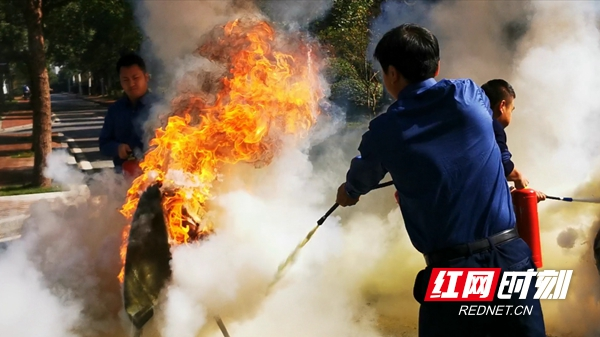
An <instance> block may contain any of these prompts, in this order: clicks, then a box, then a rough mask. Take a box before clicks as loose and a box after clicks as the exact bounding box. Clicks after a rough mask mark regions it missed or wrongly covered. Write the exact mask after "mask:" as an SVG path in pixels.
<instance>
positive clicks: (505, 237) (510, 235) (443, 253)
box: [425, 228, 519, 266]
mask: <svg viewBox="0 0 600 337" xmlns="http://www.w3.org/2000/svg"><path fill="white" fill-rule="evenodd" d="M518 237H519V234H518V233H517V230H516V228H512V229H507V230H505V231H502V232H500V233H497V234H494V235H492V236H490V237H488V238H485V239H480V240H477V241H473V242H469V243H464V244H461V245H457V246H454V247H450V248H444V249H442V250H438V251H435V252H433V253H430V254H425V262H426V263H427V265H428V266H431V265H434V266H436V265H444V264H446V263H447V262H448V261H450V260H454V259H458V258H461V257H466V256H468V255H469V254H475V253H479V252H482V251H485V250H488V249H490V248H491V246H490V243H491V244H492V245H494V246H497V245H499V244H501V243H505V242H507V241H510V240H513V239H516V238H518Z"/></svg>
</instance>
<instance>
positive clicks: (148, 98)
mask: <svg viewBox="0 0 600 337" xmlns="http://www.w3.org/2000/svg"><path fill="white" fill-rule="evenodd" d="M117 73H118V74H119V80H120V82H121V87H122V88H123V91H124V92H125V95H124V96H123V97H122V98H120V99H119V100H117V101H116V102H115V103H114V104H113V105H111V106H110V107H109V108H108V112H107V113H106V117H105V118H104V125H103V126H102V131H101V132H100V137H99V143H100V152H101V153H102V154H104V155H106V156H110V157H112V158H113V163H114V165H115V171H116V172H118V173H120V172H121V171H122V165H123V163H124V162H125V161H126V160H128V159H129V158H130V157H133V156H135V157H137V159H141V158H139V157H140V156H141V155H142V154H143V153H144V152H145V151H146V150H147V146H146V145H145V144H144V141H143V137H144V129H143V125H144V123H145V122H146V120H147V119H148V115H149V111H150V108H151V107H152V104H153V103H155V102H156V101H157V98H156V97H155V96H154V95H152V94H151V93H150V92H149V91H148V81H149V79H150V76H149V74H148V73H147V72H146V64H145V63H144V60H143V59H142V58H141V57H140V56H138V55H136V54H127V55H124V56H122V57H121V58H120V59H119V61H118V62H117Z"/></svg>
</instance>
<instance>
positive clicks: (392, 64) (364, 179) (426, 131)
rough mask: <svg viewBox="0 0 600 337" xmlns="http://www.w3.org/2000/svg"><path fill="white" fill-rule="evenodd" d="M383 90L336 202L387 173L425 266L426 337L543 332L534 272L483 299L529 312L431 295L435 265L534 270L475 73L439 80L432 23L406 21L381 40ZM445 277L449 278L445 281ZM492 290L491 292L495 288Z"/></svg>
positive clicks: (420, 295)
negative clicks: (522, 286)
mask: <svg viewBox="0 0 600 337" xmlns="http://www.w3.org/2000/svg"><path fill="white" fill-rule="evenodd" d="M374 56H375V58H376V59H377V60H378V61H379V63H380V64H381V67H382V69H383V82H384V85H385V88H386V90H387V91H388V92H389V93H390V94H391V95H392V96H393V97H394V98H395V99H396V102H394V103H393V104H392V105H391V106H390V107H389V108H388V110H387V112H386V113H384V114H381V115H380V116H378V117H376V118H375V119H373V120H372V121H371V123H370V125H369V130H368V131H367V132H366V133H365V134H364V135H363V137H362V141H361V143H360V146H359V148H358V149H359V152H360V155H359V156H357V157H355V158H354V159H353V160H352V162H351V165H350V169H349V170H348V173H347V176H346V182H345V183H343V184H342V185H340V187H339V189H338V194H337V203H338V204H339V205H341V206H351V205H354V204H356V203H357V202H358V201H359V197H360V196H361V195H364V194H367V193H368V192H369V191H371V190H372V189H373V188H374V187H375V186H376V185H377V184H378V183H379V182H380V181H381V180H382V179H383V177H384V176H385V175H386V174H387V173H389V174H390V175H391V177H392V180H393V181H394V186H395V187H396V190H397V192H398V196H399V201H400V203H399V204H400V208H401V211H402V216H403V218H404V223H405V226H406V230H407V232H408V235H409V237H410V240H411V242H412V244H413V245H414V247H415V248H416V249H417V250H418V251H419V252H421V253H423V254H424V257H425V261H426V263H427V267H426V268H425V269H424V270H422V271H420V272H419V274H418V275H417V278H416V280H415V288H414V295H415V299H417V301H419V303H420V304H421V307H420V311H419V335H420V336H539V337H545V327H544V319H543V314H542V309H541V305H540V301H539V299H537V300H536V299H534V298H533V296H534V294H535V292H536V288H535V280H536V278H535V277H533V279H532V280H531V283H530V284H529V287H528V288H527V289H528V293H527V296H526V298H524V299H520V298H519V294H518V293H516V294H512V296H511V298H510V299H499V298H498V296H495V297H494V301H493V302H491V303H490V302H487V303H486V304H492V305H497V304H504V305H511V306H513V307H516V306H519V305H522V306H525V305H526V306H528V308H531V309H532V311H531V314H530V315H503V316H495V315H484V316H469V315H464V314H463V315H461V314H460V310H461V306H463V305H470V304H473V303H472V302H466V303H465V302H437V301H425V300H424V298H425V293H426V290H427V286H428V284H429V280H430V278H431V274H432V269H433V268H436V267H439V268H501V270H502V272H504V271H507V270H510V271H527V270H528V269H533V270H536V267H535V265H534V263H533V262H532V254H531V250H530V249H529V247H528V246H527V244H526V243H525V241H523V240H522V239H521V238H519V236H518V233H517V232H516V230H515V224H516V219H515V214H514V210H513V206H512V202H511V196H510V190H509V186H508V184H507V183H506V178H505V175H504V168H503V166H502V158H501V154H500V151H499V149H498V145H497V144H496V140H495V138H494V132H493V129H492V111H491V109H490V106H489V100H488V98H487V96H486V95H485V93H484V92H483V90H482V89H481V88H480V87H479V86H477V85H476V84H475V83H474V82H473V81H471V80H468V79H462V80H442V81H440V82H436V80H435V79H434V77H435V76H437V74H438V72H439V60H440V59H439V45H438V41H437V38H436V37H435V36H434V35H433V34H432V33H431V32H429V31H428V30H427V29H425V28H422V27H420V26H417V25H413V24H404V25H401V26H399V27H397V28H394V29H392V30H391V31H389V32H388V33H386V34H385V35H384V36H383V38H382V39H381V41H379V43H378V44H377V47H376V48H375V54H374ZM446 282H448V281H447V280H446ZM494 290H495V289H492V290H491V291H492V292H494Z"/></svg>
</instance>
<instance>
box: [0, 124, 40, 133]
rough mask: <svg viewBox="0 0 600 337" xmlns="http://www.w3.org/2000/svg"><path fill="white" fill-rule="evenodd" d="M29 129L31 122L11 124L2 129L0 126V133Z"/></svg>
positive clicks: (31, 125)
mask: <svg viewBox="0 0 600 337" xmlns="http://www.w3.org/2000/svg"><path fill="white" fill-rule="evenodd" d="M29 129H33V124H25V125H19V126H12V127H10V128H6V129H2V127H1V126H0V133H9V132H17V131H23V130H29Z"/></svg>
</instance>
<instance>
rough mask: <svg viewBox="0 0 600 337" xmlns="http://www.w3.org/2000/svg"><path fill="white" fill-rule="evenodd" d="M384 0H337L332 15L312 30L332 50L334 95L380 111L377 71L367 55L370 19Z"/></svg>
mask: <svg viewBox="0 0 600 337" xmlns="http://www.w3.org/2000/svg"><path fill="white" fill-rule="evenodd" d="M382 2H383V1H382V0H334V3H333V7H332V9H331V11H330V13H329V15H328V16H327V17H326V18H325V19H323V20H322V21H320V22H317V23H316V24H315V26H314V27H313V30H314V31H316V32H317V35H318V36H319V38H320V40H321V41H322V42H324V43H325V44H326V45H327V46H328V49H329V52H330V55H331V57H330V60H329V61H330V65H331V71H332V72H331V76H330V77H331V81H332V83H333V84H332V98H333V99H339V98H342V97H343V98H347V99H349V100H350V101H351V102H352V103H354V104H355V105H357V106H359V107H360V106H362V107H367V108H368V109H369V111H370V113H371V114H372V115H374V114H375V113H376V112H377V108H378V107H379V103H380V100H381V98H382V95H383V87H382V85H381V83H380V81H379V79H378V77H377V76H378V73H377V72H376V71H375V70H374V68H373V65H372V63H371V62H370V61H369V59H370V58H369V57H367V54H366V53H367V49H368V47H369V42H370V39H371V31H370V22H371V20H372V19H373V18H374V17H375V16H376V15H377V13H378V11H379V7H380V5H381V3H382Z"/></svg>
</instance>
